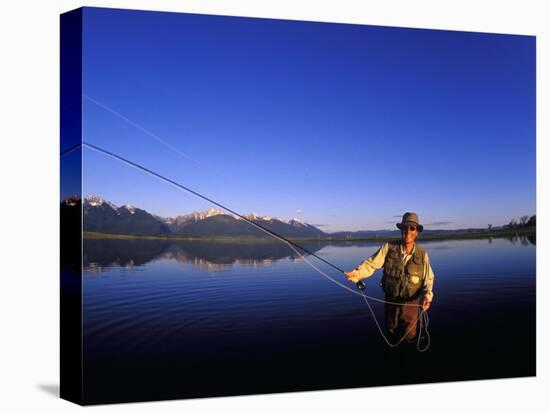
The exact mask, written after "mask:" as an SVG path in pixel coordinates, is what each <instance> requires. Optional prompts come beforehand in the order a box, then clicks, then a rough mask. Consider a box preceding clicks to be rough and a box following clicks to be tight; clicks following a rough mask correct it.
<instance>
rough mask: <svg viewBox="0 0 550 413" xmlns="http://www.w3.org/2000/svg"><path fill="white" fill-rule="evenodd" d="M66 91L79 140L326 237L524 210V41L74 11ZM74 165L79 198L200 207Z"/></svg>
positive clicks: (528, 109)
mask: <svg viewBox="0 0 550 413" xmlns="http://www.w3.org/2000/svg"><path fill="white" fill-rule="evenodd" d="M83 89H84V94H85V95H86V96H88V97H90V98H91V99H93V100H95V101H97V102H100V103H101V104H102V105H104V107H101V106H100V105H98V104H96V103H94V102H93V101H92V100H90V99H86V98H84V100H83V108H84V117H83V119H84V140H85V141H88V142H90V143H93V144H95V145H98V146H101V147H103V148H105V149H108V150H111V151H114V152H116V153H119V154H121V155H123V156H125V157H128V158H129V159H131V160H133V161H135V162H138V163H142V164H143V165H145V166H147V167H149V168H151V169H153V170H155V171H157V172H159V173H162V174H165V175H166V176H168V177H170V178H171V179H174V180H176V181H178V182H180V183H182V184H183V185H186V186H189V187H190V188H192V189H194V190H196V191H198V192H201V193H203V194H204V195H206V196H209V197H211V198H213V199H215V200H217V201H218V202H221V203H225V204H227V206H229V207H231V208H232V209H234V210H237V211H239V212H241V213H244V214H246V213H250V212H256V213H259V214H263V215H273V216H278V217H281V218H286V219H290V218H292V217H300V218H301V219H303V220H305V221H307V222H309V223H312V224H314V225H319V227H320V228H321V229H323V230H325V231H335V230H357V229H384V228H395V227H394V223H395V222H396V221H398V220H399V219H398V218H397V217H398V216H400V215H401V214H402V213H403V212H405V211H417V212H418V213H419V215H420V218H421V220H422V221H423V223H425V224H426V227H427V228H432V229H438V228H462V227H473V226H476V227H477V226H482V227H485V226H486V225H487V224H493V225H501V224H505V223H507V222H508V221H509V220H510V219H511V218H513V217H519V216H521V215H531V214H534V213H535V147H536V140H535V38H534V37H531V36H513V35H495V34H481V33H466V32H451V31H435V30H418V29H401V28H387V27H375V26H359V25H343V24H327V23H312V22H295V21H281V20H266V19H249V18H234V17H221V16H201V15H185V14H177V13H155V12H137V11H122V10H108V9H94V8H86V9H85V12H84V49H83ZM105 107H108V108H110V109H111V110H112V111H115V112H117V113H118V114H121V115H123V116H124V117H125V118H126V119H127V120H125V119H123V118H121V117H120V116H117V115H116V114H115V113H113V112H112V111H110V110H106V108H105ZM128 120H129V121H128ZM136 125H138V126H136ZM151 134H153V135H154V136H156V137H157V138H160V139H162V140H163V141H164V142H166V143H168V144H169V145H170V146H171V147H173V148H177V150H178V151H179V152H180V153H177V152H176V151H174V150H172V149H169V148H168V147H167V146H165V145H163V144H161V143H159V141H158V140H156V139H155V138H154V137H152V136H151ZM182 154H184V155H182ZM84 156H85V157H84V177H85V181H84V192H85V194H96V195H100V196H102V197H104V198H106V199H109V200H111V201H112V202H114V203H115V204H119V205H120V204H124V203H131V204H133V205H136V206H138V207H141V208H144V209H146V210H148V211H149V212H152V213H156V214H159V215H163V216H176V215H181V214H185V213H188V212H190V211H193V210H202V209H206V208H209V207H211V205H209V204H207V203H206V202H205V201H202V200H200V199H198V198H197V197H195V196H193V195H189V194H186V193H184V192H181V191H179V190H177V189H176V188H174V187H172V186H170V185H168V184H165V183H163V182H160V181H158V180H156V179H155V178H152V177H150V176H147V175H145V174H143V173H142V172H139V171H137V170H135V169H132V168H130V167H128V166H125V165H123V164H120V163H117V162H116V161H114V160H112V159H110V158H106V157H105V156H104V155H101V154H99V153H96V152H93V151H92V150H90V149H85V150H84Z"/></svg>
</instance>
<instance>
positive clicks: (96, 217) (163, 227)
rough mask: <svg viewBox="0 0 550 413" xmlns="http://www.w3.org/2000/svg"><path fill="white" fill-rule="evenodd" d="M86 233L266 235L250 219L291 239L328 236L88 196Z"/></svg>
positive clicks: (286, 224) (292, 225) (275, 221)
mask: <svg viewBox="0 0 550 413" xmlns="http://www.w3.org/2000/svg"><path fill="white" fill-rule="evenodd" d="M83 213H84V230H85V231H93V232H108V233H118V234H145V235H150V234H178V235H183V236H193V237H195V236H196V237H201V236H232V237H233V236H266V235H267V234H265V232H262V231H261V230H260V229H258V228H257V227H255V226H253V225H251V224H250V223H249V222H247V220H249V221H252V222H255V223H257V224H259V225H261V226H262V227H264V228H266V229H269V230H271V231H273V232H276V233H277V234H280V235H282V236H287V237H319V236H325V235H326V234H325V233H324V232H322V231H321V230H319V229H318V228H316V227H314V226H313V225H310V224H307V223H305V222H302V221H301V220H299V219H296V218H293V219H291V220H290V221H285V220H282V219H280V218H276V217H272V216H268V215H264V216H261V215H258V214H256V213H251V214H249V215H246V216H244V218H246V220H245V219H242V218H240V217H238V216H234V215H231V214H226V213H224V212H222V211H221V210H219V209H216V208H210V209H208V210H205V211H196V212H192V213H189V214H185V215H180V216H177V217H175V218H171V217H168V218H166V217H160V216H158V215H153V214H150V213H149V212H147V211H145V210H143V209H139V208H137V207H135V206H133V205H130V204H126V205H123V206H121V207H117V206H116V205H115V204H114V203H112V202H110V201H108V200H105V199H103V198H101V197H98V196H95V195H88V196H87V197H86V198H85V199H84V203H83Z"/></svg>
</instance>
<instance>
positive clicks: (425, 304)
mask: <svg viewBox="0 0 550 413" xmlns="http://www.w3.org/2000/svg"><path fill="white" fill-rule="evenodd" d="M431 304H432V302H431V301H429V300H428V299H427V298H426V297H424V301H423V302H422V309H423V310H424V311H428V309H429V308H430V305H431Z"/></svg>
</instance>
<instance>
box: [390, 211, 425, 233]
mask: <svg viewBox="0 0 550 413" xmlns="http://www.w3.org/2000/svg"><path fill="white" fill-rule="evenodd" d="M396 225H397V228H399V229H403V227H404V226H409V225H415V226H416V227H417V228H418V232H422V231H423V230H424V227H423V226H422V225H420V221H419V220H418V215H417V214H416V212H405V214H403V218H402V219H401V222H400V223H398V224H396Z"/></svg>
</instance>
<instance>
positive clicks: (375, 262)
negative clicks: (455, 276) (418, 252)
mask: <svg viewBox="0 0 550 413" xmlns="http://www.w3.org/2000/svg"><path fill="white" fill-rule="evenodd" d="M415 248H416V245H415V247H414V248H413V249H412V251H411V252H410V253H408V254H407V253H405V251H403V246H401V248H400V250H401V259H402V260H403V264H405V265H407V262H409V260H410V259H411V258H412V256H413V253H414V249H415ZM388 250H389V244H388V243H387V242H386V243H385V244H384V245H382V247H380V249H379V250H378V251H376V252H375V253H374V255H373V256H371V257H370V258H367V259H366V260H364V261H363V262H361V264H359V265H358V266H357V267H356V268H355V269H353V270H352V271H350V272H349V276H348V279H349V280H350V281H352V282H357V281H359V280H362V279H363V278H368V277H370V276H371V275H372V274H374V272H375V271H376V270H378V269H380V268H382V267H383V266H384V263H385V261H386V255H388ZM423 279H424V285H423V287H422V291H423V293H424V297H426V299H427V300H428V301H430V302H431V301H432V299H433V285H434V273H433V270H432V266H431V265H430V258H429V257H428V254H427V253H426V254H425V255H424V273H423Z"/></svg>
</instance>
